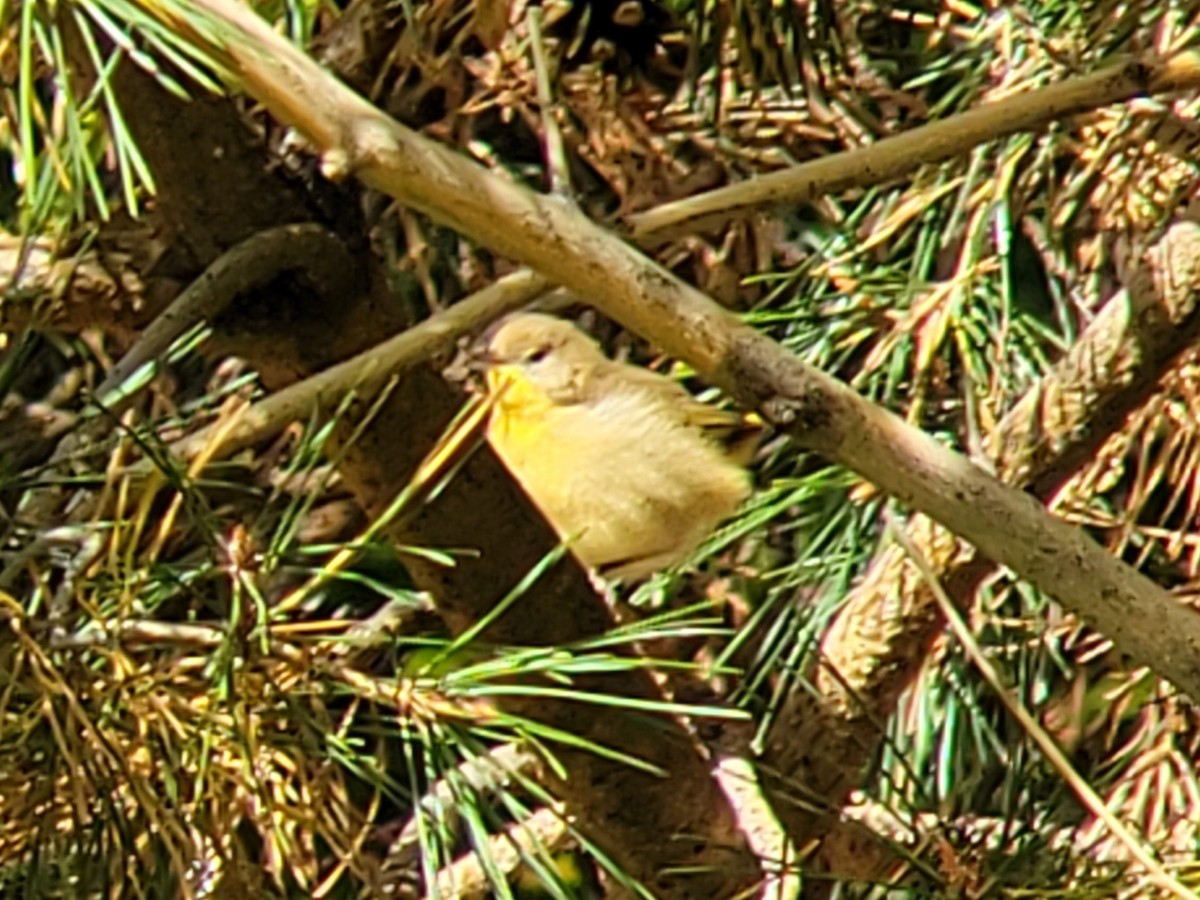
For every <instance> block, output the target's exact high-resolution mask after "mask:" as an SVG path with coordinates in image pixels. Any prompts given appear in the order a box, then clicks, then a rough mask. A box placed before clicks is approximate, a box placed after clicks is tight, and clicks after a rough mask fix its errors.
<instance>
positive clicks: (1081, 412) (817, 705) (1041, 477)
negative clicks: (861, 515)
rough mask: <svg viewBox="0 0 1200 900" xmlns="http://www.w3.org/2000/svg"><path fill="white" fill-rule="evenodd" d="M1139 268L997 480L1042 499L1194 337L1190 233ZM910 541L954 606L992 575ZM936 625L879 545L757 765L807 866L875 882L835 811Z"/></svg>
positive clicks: (1008, 431)
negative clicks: (815, 849) (812, 849)
mask: <svg viewBox="0 0 1200 900" xmlns="http://www.w3.org/2000/svg"><path fill="white" fill-rule="evenodd" d="M1137 262H1138V264H1137V265H1136V267H1135V268H1134V269H1133V271H1132V272H1131V274H1130V276H1129V279H1128V282H1129V283H1128V288H1127V290H1125V291H1123V292H1121V293H1119V294H1118V295H1117V296H1115V297H1114V298H1113V299H1112V300H1111V301H1110V302H1109V303H1108V305H1107V306H1106V307H1105V308H1104V310H1103V311H1102V312H1101V313H1100V315H1099V316H1097V318H1096V319H1095V320H1094V321H1093V322H1092V324H1091V325H1090V326H1089V328H1088V329H1087V331H1086V332H1084V334H1083V335H1082V336H1081V337H1080V339H1079V340H1078V341H1077V342H1076V343H1075V345H1074V346H1073V347H1072V348H1071V350H1070V352H1069V353H1068V354H1067V356H1066V357H1064V358H1063V359H1062V360H1061V361H1060V362H1059V363H1058V365H1057V366H1055V368H1054V369H1053V371H1051V372H1050V373H1049V374H1048V375H1047V376H1046V377H1045V378H1043V379H1042V380H1041V381H1040V382H1039V383H1038V384H1037V385H1036V386H1035V387H1034V388H1033V389H1032V390H1030V391H1028V392H1027V393H1026V394H1025V396H1024V397H1023V398H1022V399H1021V400H1020V401H1019V402H1018V403H1017V404H1016V405H1015V406H1014V408H1013V409H1012V410H1011V411H1010V412H1009V414H1008V415H1007V416H1006V417H1005V418H1004V420H1003V421H1002V422H1001V423H1000V424H999V425H998V426H997V428H996V430H995V431H994V433H993V434H992V435H991V438H990V445H989V447H988V452H989V456H990V457H991V459H992V461H993V463H994V465H995V467H996V471H997V475H998V476H999V477H1000V478H1002V479H1003V480H1004V481H1005V482H1007V483H1008V484H1011V485H1013V486H1014V487H1016V488H1020V489H1022V490H1026V491H1029V492H1030V493H1031V494H1033V496H1036V497H1038V498H1040V499H1041V500H1043V501H1045V502H1049V501H1050V500H1052V499H1053V496H1054V495H1055V493H1057V491H1058V490H1059V489H1060V488H1061V487H1062V485H1063V484H1064V483H1065V482H1066V480H1067V479H1068V478H1069V477H1070V476H1071V475H1072V474H1074V473H1075V472H1076V471H1077V470H1078V469H1079V467H1080V466H1081V465H1082V464H1083V463H1084V462H1085V461H1086V460H1088V459H1089V458H1091V457H1092V456H1093V455H1094V454H1095V452H1096V451H1097V450H1098V448H1099V447H1100V445H1101V444H1102V443H1103V442H1104V440H1105V439H1106V438H1107V437H1108V436H1109V435H1110V434H1111V433H1112V432H1113V431H1114V430H1116V429H1117V428H1119V427H1120V425H1121V423H1122V422H1123V420H1124V418H1125V416H1126V415H1128V414H1129V412H1131V411H1132V410H1134V409H1136V408H1137V407H1138V406H1140V405H1141V404H1142V403H1143V402H1144V401H1145V399H1146V397H1147V396H1148V395H1149V394H1150V392H1152V391H1153V390H1154V388H1155V387H1156V386H1157V384H1158V382H1159V379H1160V378H1161V377H1162V375H1163V374H1164V373H1166V372H1167V371H1169V370H1170V369H1171V368H1172V366H1173V365H1174V364H1175V362H1176V361H1177V360H1178V358H1179V356H1180V354H1181V353H1184V352H1186V351H1187V350H1188V349H1189V348H1190V347H1192V346H1193V345H1194V343H1195V341H1196V338H1197V336H1198V335H1200V226H1197V225H1196V224H1194V223H1192V222H1186V221H1181V222H1177V223H1175V224H1174V225H1172V226H1171V227H1170V228H1169V229H1168V230H1167V232H1166V234H1165V235H1164V236H1163V237H1162V238H1161V239H1160V240H1159V241H1158V242H1157V243H1156V244H1155V245H1154V246H1153V247H1151V248H1150V249H1149V250H1148V251H1147V252H1146V253H1145V254H1144V255H1143V257H1142V258H1141V260H1139V261H1137ZM908 536H909V539H910V540H912V541H913V542H914V543H915V544H916V545H917V546H919V547H920V548H921V552H922V555H923V556H924V557H926V558H927V559H929V560H930V561H931V563H933V564H934V565H935V568H936V570H937V575H938V581H939V582H942V583H944V584H945V585H946V586H947V588H948V589H950V596H951V597H952V598H954V600H955V601H956V602H957V603H958V604H960V605H966V604H969V602H970V600H971V598H972V597H973V596H974V591H975V589H976V588H977V587H978V586H979V584H980V583H981V582H982V581H983V580H984V579H985V578H987V577H989V576H990V575H991V574H993V573H994V572H995V569H996V566H995V565H994V563H992V562H991V561H990V560H988V559H986V558H984V557H982V556H981V555H980V554H979V553H978V552H975V551H973V550H972V549H971V548H970V547H967V546H965V545H963V544H962V543H961V542H958V541H956V540H955V539H954V536H953V535H952V534H950V533H949V532H947V531H946V530H945V529H943V528H940V527H939V526H938V525H937V524H936V523H934V522H932V521H930V520H929V519H928V518H926V517H924V516H914V517H913V519H912V520H911V521H910V522H909V524H908ZM943 625H944V620H943V617H942V616H941V614H940V613H939V612H938V606H937V602H936V598H935V596H934V594H933V591H932V589H931V588H930V586H929V584H928V580H927V579H926V578H924V577H923V575H922V574H921V573H920V572H919V571H917V569H916V568H915V567H914V565H913V563H912V561H911V559H910V558H909V555H908V554H907V553H906V552H905V550H904V549H903V548H902V547H900V546H894V545H893V546H889V547H888V548H887V549H885V550H884V551H882V553H881V554H880V555H879V556H878V557H876V559H875V560H874V561H873V562H872V564H871V567H870V569H869V570H868V572H867V574H866V576H865V577H864V578H863V580H862V581H861V582H860V583H859V584H858V585H857V586H856V587H855V589H854V590H853V592H852V593H851V595H850V596H849V597H848V598H847V601H846V605H845V606H844V607H843V608H842V610H841V611H840V612H839V614H838V617H837V619H836V620H835V621H834V624H833V626H832V627H831V628H830V630H829V632H828V633H827V634H826V635H825V638H824V640H823V641H822V645H821V654H820V658H821V665H820V668H819V670H818V671H817V672H815V673H814V675H813V678H812V689H810V690H805V689H799V688H798V689H796V690H794V691H793V692H792V694H791V696H789V698H788V700H787V701H786V702H785V703H784V705H783V708H782V709H781V710H780V713H779V715H778V717H777V718H776V720H775V721H774V722H773V723H772V726H771V729H770V731H769V733H768V735H767V740H766V742H765V747H764V752H763V755H762V757H761V759H760V762H761V764H762V767H763V773H764V775H763V777H764V789H765V791H766V793H767V795H768V796H769V797H770V798H771V801H772V805H773V807H774V808H775V811H776V814H777V815H778V816H779V818H780V821H781V822H782V823H783V824H784V827H785V828H786V830H787V831H788V833H789V834H790V836H791V838H792V840H793V841H794V842H795V843H796V844H797V845H798V846H808V845H810V844H811V842H813V841H817V840H820V841H823V842H824V845H823V847H822V850H821V852H820V853H818V854H817V855H816V856H815V857H814V858H813V859H812V860H810V864H812V863H813V862H814V861H815V862H816V863H817V865H818V867H819V868H821V869H823V870H826V871H829V870H834V869H836V870H837V871H838V872H839V873H842V874H851V875H854V876H858V877H864V878H870V877H874V875H876V874H877V873H876V872H875V871H874V869H875V866H876V864H877V863H879V862H880V857H879V855H878V854H876V853H872V852H869V851H868V849H867V848H866V846H865V845H864V844H863V841H862V838H861V836H860V835H859V833H858V830H857V829H856V828H855V827H854V826H853V825H842V824H840V823H839V822H838V818H839V812H840V810H841V808H842V807H843V806H844V804H845V803H846V801H847V798H848V795H849V793H850V792H851V791H852V790H853V789H855V788H856V787H858V786H859V779H860V777H861V773H862V770H863V767H864V766H865V765H866V764H867V762H868V761H869V760H870V759H872V758H874V756H875V753H876V752H877V750H878V746H879V743H880V741H881V740H882V737H883V730H882V726H883V723H885V722H886V721H887V719H888V718H889V716H890V715H891V713H892V711H893V708H894V706H895V704H896V702H897V700H898V698H899V696H900V694H901V693H902V692H903V691H904V690H905V689H906V688H907V687H908V686H909V685H910V684H911V682H912V679H913V678H914V677H916V675H917V674H918V673H919V671H920V669H921V666H922V665H923V663H924V661H925V660H926V658H927V653H928V649H929V645H930V643H931V642H932V641H933V640H934V639H935V638H936V637H937V635H939V634H941V632H942V629H943ZM797 797H803V798H804V800H805V801H806V802H804V803H797V802H795V800H796V798H797ZM850 848H853V852H850ZM878 849H879V850H880V852H881V853H882V857H883V859H884V860H888V861H890V860H891V859H892V855H891V854H889V853H887V851H886V849H885V848H882V847H880V848H878Z"/></svg>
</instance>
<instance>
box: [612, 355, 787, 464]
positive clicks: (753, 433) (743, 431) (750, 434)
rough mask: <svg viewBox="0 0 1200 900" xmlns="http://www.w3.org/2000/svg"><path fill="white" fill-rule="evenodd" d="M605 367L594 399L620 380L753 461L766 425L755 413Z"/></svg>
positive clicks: (655, 376)
mask: <svg viewBox="0 0 1200 900" xmlns="http://www.w3.org/2000/svg"><path fill="white" fill-rule="evenodd" d="M610 366H611V367H609V366H606V367H604V370H603V372H602V373H601V374H600V375H599V376H598V378H596V379H594V380H593V384H592V385H589V388H590V390H589V393H590V394H591V396H593V397H595V396H599V395H600V394H601V393H603V390H604V389H603V388H602V387H600V385H599V382H600V381H601V380H604V379H609V378H611V379H620V380H621V382H622V383H623V384H624V385H626V386H627V388H629V389H632V390H637V391H640V392H644V393H646V394H647V395H650V396H652V397H653V398H654V400H655V402H656V403H657V404H658V405H659V407H660V408H661V409H662V410H663V411H664V412H665V413H667V414H668V415H670V416H672V417H674V418H675V419H676V421H678V422H680V423H681V424H684V425H687V426H688V427H691V428H695V429H697V430H698V431H701V432H702V433H704V434H705V435H706V436H707V437H709V438H710V439H711V440H713V441H715V442H716V443H718V444H723V445H725V447H726V448H727V450H728V451H729V453H730V455H731V456H732V457H733V458H734V459H735V460H737V461H738V462H741V463H746V462H748V461H749V459H750V457H752V456H753V455H754V451H755V450H756V449H757V448H758V444H759V442H760V441H761V440H762V437H763V433H764V431H765V426H764V424H763V421H762V419H760V418H759V417H758V416H757V415H755V414H754V413H744V412H740V411H738V410H729V409H721V408H719V407H716V406H713V405H712V404H711V403H704V402H701V401H700V400H697V399H696V398H695V397H693V396H692V395H691V394H690V393H688V391H687V389H686V388H684V387H683V385H681V384H680V383H679V382H678V381H675V380H674V379H673V378H668V377H667V376H665V375H660V374H659V373H658V372H652V371H651V370H649V369H642V368H638V367H636V366H627V365H622V364H620V363H611V364H610Z"/></svg>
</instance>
